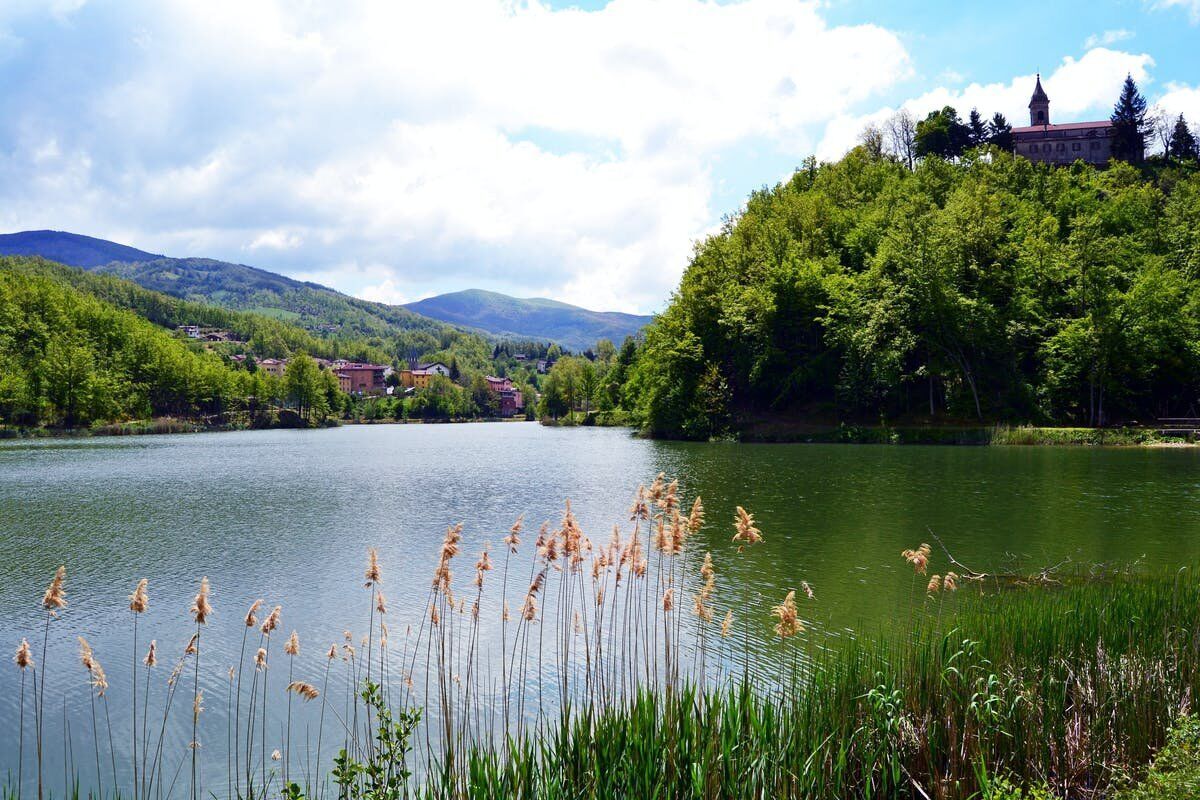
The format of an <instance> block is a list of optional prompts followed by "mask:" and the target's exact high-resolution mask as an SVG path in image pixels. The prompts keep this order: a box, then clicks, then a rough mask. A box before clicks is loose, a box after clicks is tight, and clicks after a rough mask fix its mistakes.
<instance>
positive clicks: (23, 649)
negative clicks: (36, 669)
mask: <svg viewBox="0 0 1200 800" xmlns="http://www.w3.org/2000/svg"><path fill="white" fill-rule="evenodd" d="M13 661H15V662H16V664H17V666H18V667H20V668H21V669H28V668H30V667H32V666H33V653H32V651H30V649H29V641H28V640H27V639H22V640H21V644H19V645H18V646H17V653H16V655H14V656H13Z"/></svg>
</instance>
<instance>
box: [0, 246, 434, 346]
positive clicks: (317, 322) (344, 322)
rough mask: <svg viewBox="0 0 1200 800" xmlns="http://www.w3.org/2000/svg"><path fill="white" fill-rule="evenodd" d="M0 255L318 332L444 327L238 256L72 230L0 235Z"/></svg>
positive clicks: (361, 333)
mask: <svg viewBox="0 0 1200 800" xmlns="http://www.w3.org/2000/svg"><path fill="white" fill-rule="evenodd" d="M0 255H25V256H41V257H42V258H45V259H47V260H50V261H55V262H58V263H61V264H67V265H68V266H73V267H82V268H84V269H87V270H89V271H92V272H102V273H106V274H109V275H115V276H117V277H120V278H124V279H126V280H129V281H132V282H133V283H136V284H138V285H139V286H142V287H144V288H146V289H151V290H153V291H156V292H162V293H164V294H169V295H172V296H174V297H179V298H182V299H184V300H190V301H193V302H198V303H215V304H217V305H220V306H223V307H225V308H229V309H235V310H239V311H253V312H256V313H258V314H263V315H266V316H271V317H275V318H276V319H280V320H283V321H286V322H291V323H293V324H296V325H299V326H300V327H303V328H306V329H308V330H310V331H314V332H317V333H322V334H341V335H345V336H351V337H384V336H390V335H393V334H396V333H398V332H418V333H423V334H427V335H429V336H432V337H443V334H444V333H446V332H447V330H448V329H447V327H446V325H445V324H443V323H441V322H438V321H436V320H433V319H429V318H427V317H422V316H421V315H419V314H416V313H414V312H412V311H409V310H408V309H406V308H403V307H402V306H389V305H386V304H384V303H373V302H370V301H367V300H360V299H358V298H357V297H350V296H349V295H345V294H342V293H341V292H338V291H335V290H333V289H330V288H328V287H326V286H321V285H319V284H316V283H306V282H303V281H297V280H294V279H292V278H288V277H286V276H284V275H278V274H276V273H274V272H268V271H266V270H262V269H258V268H256V267H249V266H246V265H245V264H233V263H230V262H227V261H215V260H213V259H208V258H168V257H166V256H162V255H158V254H155V253H147V252H145V251H143V250H138V249H136V248H133V247H127V246H125V245H121V244H116V243H114V242H109V241H105V240H103V239H95V238H92V237H90V236H81V235H79V234H75V233H66V232H63V231H24V232H22V233H12V234H5V235H0ZM409 346H411V347H414V348H417V347H426V348H428V347H429V346H430V345H429V343H412V344H410V345H409Z"/></svg>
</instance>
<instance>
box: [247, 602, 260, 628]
mask: <svg viewBox="0 0 1200 800" xmlns="http://www.w3.org/2000/svg"><path fill="white" fill-rule="evenodd" d="M262 604H263V600H262V598H261V597H260V598H258V599H257V600H255V601H254V602H253V603H252V604H251V605H250V610H249V611H247V612H246V627H247V628H253V627H254V626H255V625H257V624H258V617H257V616H255V615H256V614H258V609H260V608H262Z"/></svg>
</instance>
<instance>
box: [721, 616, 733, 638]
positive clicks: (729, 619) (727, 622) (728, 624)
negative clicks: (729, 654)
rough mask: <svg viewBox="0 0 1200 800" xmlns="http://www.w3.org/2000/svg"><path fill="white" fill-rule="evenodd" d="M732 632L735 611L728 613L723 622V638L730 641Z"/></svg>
mask: <svg viewBox="0 0 1200 800" xmlns="http://www.w3.org/2000/svg"><path fill="white" fill-rule="evenodd" d="M731 630H733V611H726V612H725V619H723V620H721V638H723V639H728V638H729V633H730V631H731Z"/></svg>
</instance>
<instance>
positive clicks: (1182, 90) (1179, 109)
mask: <svg viewBox="0 0 1200 800" xmlns="http://www.w3.org/2000/svg"><path fill="white" fill-rule="evenodd" d="M1157 105H1158V106H1159V107H1160V108H1162V109H1163V110H1164V111H1166V113H1167V114H1169V115H1170V116H1171V117H1172V118H1174V117H1177V116H1179V115H1180V114H1183V115H1184V116H1185V117H1186V118H1187V121H1188V124H1189V125H1190V126H1191V128H1192V130H1193V131H1195V132H1200V125H1198V124H1197V123H1200V86H1187V85H1186V84H1182V83H1169V84H1167V91H1166V93H1165V94H1163V96H1162V97H1160V98H1159V99H1158V103H1157Z"/></svg>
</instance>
